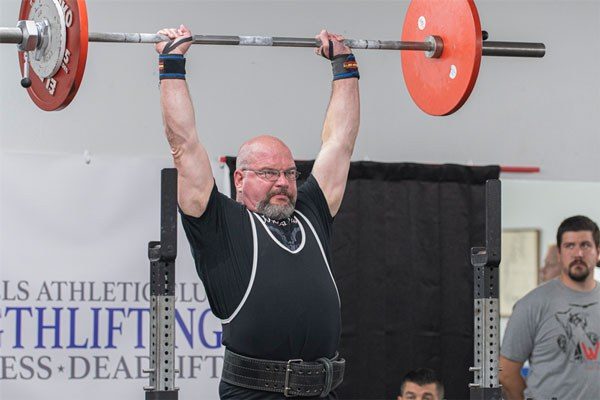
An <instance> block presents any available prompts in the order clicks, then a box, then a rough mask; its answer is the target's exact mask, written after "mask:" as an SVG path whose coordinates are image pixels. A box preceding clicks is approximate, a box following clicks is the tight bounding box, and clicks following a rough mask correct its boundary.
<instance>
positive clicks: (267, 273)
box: [156, 25, 360, 399]
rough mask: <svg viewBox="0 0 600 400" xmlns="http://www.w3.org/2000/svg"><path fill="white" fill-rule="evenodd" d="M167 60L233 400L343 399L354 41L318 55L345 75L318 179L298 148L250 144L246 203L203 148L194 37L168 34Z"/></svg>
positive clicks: (204, 273)
mask: <svg viewBox="0 0 600 400" xmlns="http://www.w3.org/2000/svg"><path fill="white" fill-rule="evenodd" d="M159 33H160V34H162V35H166V36H168V37H169V38H170V39H171V40H170V41H169V42H161V43H158V44H157V45H156V50H157V51H158V52H159V72H160V79H161V85H160V88H161V107H162V112H163V121H164V125H165V132H166V136H167V139H168V141H169V144H170V146H171V152H172V155H173V159H174V161H175V166H176V167H177V170H178V176H179V177H178V199H179V206H180V210H181V214H182V221H183V226H184V229H185V232H186V235H187V237H188V240H189V243H190V246H191V249H192V254H193V256H194V260H195V263H196V268H197V271H198V275H199V276H200V279H201V280H202V282H203V283H204V286H205V288H206V292H207V294H208V298H209V302H210V305H211V308H212V311H213V313H214V314H215V315H216V316H217V317H218V318H220V319H221V321H222V324H223V344H224V345H225V347H226V350H225V358H224V365H223V374H222V377H221V378H222V380H221V383H220V386H219V394H220V397H221V398H223V399H231V398H238V399H239V398H244V399H268V398H273V399H279V398H283V397H284V396H285V397H289V396H294V397H295V396H303V397H320V396H321V397H327V398H335V394H334V392H332V390H333V389H335V388H336V387H337V386H338V385H339V384H340V383H341V382H342V380H343V375H344V360H343V359H341V358H340V357H339V356H338V355H337V351H336V350H337V347H338V343H339V338H340V300H339V295H338V292H337V288H336V285H335V281H334V279H333V275H332V273H331V269H330V266H329V263H330V236H331V225H332V222H333V217H334V216H335V215H336V213H337V212H338V210H339V208H340V204H341V201H342V197H343V194H344V189H345V186H346V179H347V175H348V170H349V167H350V157H351V155H352V151H353V148H354V143H355V141H356V137H357V134H358V126H359V119H360V117H359V108H360V107H359V93H358V78H359V74H358V67H357V64H356V60H355V58H354V56H353V55H352V53H351V51H350V49H349V48H348V47H347V46H346V45H345V44H344V43H343V37H341V36H340V35H336V34H332V33H329V32H327V31H325V30H323V31H321V33H320V34H319V35H318V36H317V38H318V39H320V40H321V43H323V45H322V46H321V47H320V48H318V49H316V52H317V53H318V54H320V55H322V56H323V57H325V58H327V59H330V60H331V63H332V66H333V84H332V93H331V98H330V102H329V106H328V109H327V114H326V117H325V122H324V124H323V131H322V133H321V139H322V145H321V150H320V152H319V155H318V156H317V159H316V161H315V164H314V167H313V170H312V173H311V175H310V176H309V177H308V179H307V181H306V183H304V184H303V185H301V186H300V187H299V188H297V187H296V179H297V177H298V172H297V170H296V166H295V163H294V159H293V157H292V153H291V151H290V149H289V148H288V147H287V146H286V145H285V144H284V143H283V142H282V141H281V140H279V139H277V138H275V137H272V136H258V137H255V138H252V139H250V140H248V141H247V142H245V143H244V144H243V145H242V146H241V148H240V150H239V153H238V157H237V165H236V170H235V173H234V183H235V189H236V193H235V194H236V200H237V201H234V200H232V199H230V198H228V197H226V196H225V195H222V194H220V193H219V192H218V191H217V188H216V185H215V183H214V178H213V175H212V171H211V166H210V162H209V157H208V155H207V153H206V150H205V149H204V147H203V146H202V144H201V143H200V141H199V139H198V133H197V131H196V121H195V116H194V108H193V105H192V101H191V98H190V95H189V91H188V87H187V84H186V81H185V59H184V54H185V53H186V52H187V50H188V49H189V46H190V45H191V37H192V36H191V32H190V31H189V30H188V29H187V28H186V27H184V26H183V25H182V26H180V27H179V28H178V29H163V30H161V31H160V32H159Z"/></svg>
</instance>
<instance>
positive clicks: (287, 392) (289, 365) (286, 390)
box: [283, 358, 303, 397]
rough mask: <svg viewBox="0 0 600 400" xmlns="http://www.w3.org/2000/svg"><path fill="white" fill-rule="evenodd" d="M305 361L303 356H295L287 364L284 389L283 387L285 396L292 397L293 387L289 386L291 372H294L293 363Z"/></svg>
mask: <svg viewBox="0 0 600 400" xmlns="http://www.w3.org/2000/svg"><path fill="white" fill-rule="evenodd" d="M301 362H303V360H302V359H301V358H294V359H291V360H288V362H287V364H286V366H285V383H284V385H283V386H284V389H283V395H284V396H285V397H292V396H290V390H291V388H290V387H289V385H290V372H292V364H293V363H301Z"/></svg>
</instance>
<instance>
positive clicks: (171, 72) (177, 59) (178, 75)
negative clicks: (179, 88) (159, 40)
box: [158, 54, 185, 81]
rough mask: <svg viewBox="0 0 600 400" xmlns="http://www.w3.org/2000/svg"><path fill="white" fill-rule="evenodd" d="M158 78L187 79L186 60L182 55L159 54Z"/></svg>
mask: <svg viewBox="0 0 600 400" xmlns="http://www.w3.org/2000/svg"><path fill="white" fill-rule="evenodd" d="M158 78H159V79H160V80H161V81H162V80H163V79H185V58H184V57H183V55H182V54H159V56H158Z"/></svg>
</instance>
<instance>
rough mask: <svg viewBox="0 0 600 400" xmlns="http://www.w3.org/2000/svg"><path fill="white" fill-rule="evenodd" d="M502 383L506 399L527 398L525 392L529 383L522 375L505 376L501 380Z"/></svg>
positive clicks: (520, 399)
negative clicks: (526, 382)
mask: <svg viewBox="0 0 600 400" xmlns="http://www.w3.org/2000/svg"><path fill="white" fill-rule="evenodd" d="M501 384H502V394H503V395H504V398H505V400H523V399H524V398H525V396H524V394H523V392H524V391H525V388H526V387H527V385H526V384H525V380H524V379H523V378H522V377H521V376H520V375H517V376H511V377H505V379H502V380H501Z"/></svg>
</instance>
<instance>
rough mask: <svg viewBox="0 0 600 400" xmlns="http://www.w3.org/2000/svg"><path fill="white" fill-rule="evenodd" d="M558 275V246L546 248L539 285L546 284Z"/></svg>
mask: <svg viewBox="0 0 600 400" xmlns="http://www.w3.org/2000/svg"><path fill="white" fill-rule="evenodd" d="M559 275H560V257H559V254H558V246H556V245H555V244H553V245H551V246H548V251H546V257H544V265H543V266H542V268H540V283H543V282H547V281H549V280H550V279H554V278H556V277H557V276H559Z"/></svg>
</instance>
